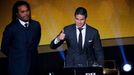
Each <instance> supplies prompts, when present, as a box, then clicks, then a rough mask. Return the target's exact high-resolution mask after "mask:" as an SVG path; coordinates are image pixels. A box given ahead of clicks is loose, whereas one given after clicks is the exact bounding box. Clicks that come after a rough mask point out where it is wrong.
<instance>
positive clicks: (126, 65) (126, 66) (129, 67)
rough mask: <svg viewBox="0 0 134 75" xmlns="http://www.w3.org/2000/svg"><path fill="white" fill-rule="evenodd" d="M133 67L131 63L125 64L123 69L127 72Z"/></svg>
mask: <svg viewBox="0 0 134 75" xmlns="http://www.w3.org/2000/svg"><path fill="white" fill-rule="evenodd" d="M131 69H132V66H131V65H130V64H124V66H123V70H124V71H125V72H129V71H131Z"/></svg>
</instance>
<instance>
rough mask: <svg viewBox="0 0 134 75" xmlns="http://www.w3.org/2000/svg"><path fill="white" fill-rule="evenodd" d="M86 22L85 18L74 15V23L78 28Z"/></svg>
mask: <svg viewBox="0 0 134 75" xmlns="http://www.w3.org/2000/svg"><path fill="white" fill-rule="evenodd" d="M85 22H86V17H85V16H84V15H80V14H78V15H75V23H76V25H77V26H78V27H82V26H83V25H84V24H85Z"/></svg>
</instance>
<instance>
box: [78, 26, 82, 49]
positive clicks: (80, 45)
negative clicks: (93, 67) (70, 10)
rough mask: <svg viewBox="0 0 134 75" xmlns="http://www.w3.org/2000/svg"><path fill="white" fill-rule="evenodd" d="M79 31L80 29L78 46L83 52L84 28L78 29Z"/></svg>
mask: <svg viewBox="0 0 134 75" xmlns="http://www.w3.org/2000/svg"><path fill="white" fill-rule="evenodd" d="M78 29H79V32H80V34H79V41H78V46H79V49H80V50H82V32H81V31H82V29H83V28H78Z"/></svg>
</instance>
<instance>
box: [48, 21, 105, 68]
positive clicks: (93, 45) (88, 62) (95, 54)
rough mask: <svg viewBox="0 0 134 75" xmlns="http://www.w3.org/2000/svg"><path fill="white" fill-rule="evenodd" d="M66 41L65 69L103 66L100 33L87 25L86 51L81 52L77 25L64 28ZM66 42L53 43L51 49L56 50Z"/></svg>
mask: <svg viewBox="0 0 134 75" xmlns="http://www.w3.org/2000/svg"><path fill="white" fill-rule="evenodd" d="M64 33H65V41H66V43H67V47H68V50H67V55H66V59H65V67H91V66H93V65H95V64H97V65H102V66H103V60H104V57H103V50H102V45H101V41H100V36H99V33H98V31H97V30H96V29H95V28H93V27H91V26H89V25H86V35H85V44H84V49H83V50H79V47H78V44H77V38H76V25H75V24H72V25H69V26H66V27H64ZM63 42H64V41H60V42H59V43H58V44H54V40H53V41H52V42H51V45H50V47H51V48H53V49H56V48H57V47H59V46H60V45H61V44H62V43H63Z"/></svg>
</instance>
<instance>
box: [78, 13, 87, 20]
mask: <svg viewBox="0 0 134 75" xmlns="http://www.w3.org/2000/svg"><path fill="white" fill-rule="evenodd" d="M75 18H80V19H83V18H86V17H85V15H82V14H76V15H75Z"/></svg>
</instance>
